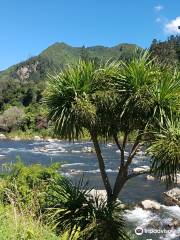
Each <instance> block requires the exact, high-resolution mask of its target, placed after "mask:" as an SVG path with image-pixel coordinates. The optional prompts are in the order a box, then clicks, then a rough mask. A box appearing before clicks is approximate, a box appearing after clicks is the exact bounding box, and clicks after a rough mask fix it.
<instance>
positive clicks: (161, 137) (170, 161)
mask: <svg viewBox="0 0 180 240" xmlns="http://www.w3.org/2000/svg"><path fill="white" fill-rule="evenodd" d="M179 120H180V119H179V118H177V119H175V120H171V121H170V120H167V121H166V126H165V127H164V126H163V127H162V128H161V131H160V133H158V134H156V135H155V139H154V141H153V142H152V143H151V144H150V146H149V148H148V149H147V152H148V153H149V154H150V155H151V156H152V166H151V169H152V173H154V174H155V175H156V176H157V177H158V178H161V177H162V176H165V178H166V182H167V184H171V183H174V182H176V174H177V173H178V172H179V171H180V121H179Z"/></svg>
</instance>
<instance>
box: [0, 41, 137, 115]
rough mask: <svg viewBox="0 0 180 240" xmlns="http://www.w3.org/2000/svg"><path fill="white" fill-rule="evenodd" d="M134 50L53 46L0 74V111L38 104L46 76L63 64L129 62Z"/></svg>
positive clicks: (122, 46) (132, 47)
mask: <svg viewBox="0 0 180 240" xmlns="http://www.w3.org/2000/svg"><path fill="white" fill-rule="evenodd" d="M136 49H140V48H139V47H138V46H136V45H135V44H119V45H117V46H114V47H104V46H94V47H87V48H85V47H71V46H69V45H67V44H65V43H55V44H53V45H52V46H50V47H48V48H47V49H46V50H44V51H43V52H42V53H41V54H39V55H38V56H36V57H32V58H30V59H28V60H26V61H24V62H21V63H19V64H16V65H14V66H12V67H10V68H8V69H7V70H5V71H2V72H0V111H1V110H3V109H4V105H6V104H10V105H19V104H22V105H24V106H28V105H29V104H31V103H32V102H34V103H36V102H38V101H39V100H40V99H41V94H40V93H41V92H42V90H43V89H44V82H45V80H46V76H47V73H51V72H55V71H57V70H59V69H61V68H62V67H64V66H65V65H66V64H74V63H75V62H77V61H78V59H79V58H88V59H95V60H97V59H103V60H108V59H111V58H112V59H126V60H128V59H130V58H131V57H132V55H133V54H134V52H135V50H136ZM27 99H28V101H27Z"/></svg>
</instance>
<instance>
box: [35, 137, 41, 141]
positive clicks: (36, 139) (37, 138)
mask: <svg viewBox="0 0 180 240" xmlns="http://www.w3.org/2000/svg"><path fill="white" fill-rule="evenodd" d="M41 140H42V138H41V137H40V136H34V141H41Z"/></svg>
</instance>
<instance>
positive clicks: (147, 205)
mask: <svg viewBox="0 0 180 240" xmlns="http://www.w3.org/2000/svg"><path fill="white" fill-rule="evenodd" d="M140 206H141V207H142V208H143V209H144V210H147V209H150V210H160V208H161V205H160V204H159V203H158V202H156V201H153V200H144V201H142V202H141V203H140Z"/></svg>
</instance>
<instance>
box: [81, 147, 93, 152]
mask: <svg viewBox="0 0 180 240" xmlns="http://www.w3.org/2000/svg"><path fill="white" fill-rule="evenodd" d="M81 152H82V153H94V152H95V151H94V148H92V147H83V148H82V150H81Z"/></svg>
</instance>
